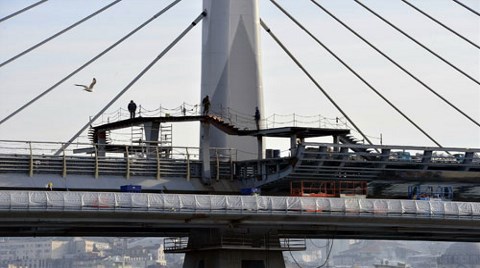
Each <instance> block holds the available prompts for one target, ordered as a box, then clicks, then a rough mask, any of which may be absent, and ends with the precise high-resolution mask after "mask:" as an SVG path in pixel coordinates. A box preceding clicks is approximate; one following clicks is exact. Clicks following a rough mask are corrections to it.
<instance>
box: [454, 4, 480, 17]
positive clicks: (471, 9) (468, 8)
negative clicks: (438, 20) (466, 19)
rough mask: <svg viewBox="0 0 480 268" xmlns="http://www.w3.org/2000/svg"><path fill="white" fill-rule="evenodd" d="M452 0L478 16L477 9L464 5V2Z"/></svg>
mask: <svg viewBox="0 0 480 268" xmlns="http://www.w3.org/2000/svg"><path fill="white" fill-rule="evenodd" d="M453 2H455V3H457V4H459V5H460V6H462V7H464V8H466V9H467V10H468V11H470V12H472V13H473V14H475V15H477V16H480V13H478V12H477V11H475V10H473V8H471V7H469V6H467V5H465V4H464V3H462V2H460V1H458V0H453Z"/></svg>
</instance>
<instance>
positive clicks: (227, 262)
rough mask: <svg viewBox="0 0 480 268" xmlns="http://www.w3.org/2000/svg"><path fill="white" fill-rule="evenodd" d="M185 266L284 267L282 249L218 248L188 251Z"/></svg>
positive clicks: (197, 267)
mask: <svg viewBox="0 0 480 268" xmlns="http://www.w3.org/2000/svg"><path fill="white" fill-rule="evenodd" d="M183 267H185V268H187V267H188V268H207V267H208V268H225V267H229V268H273V267H275V268H277V267H279V268H284V267H285V262H284V260H283V254H282V252H281V251H268V250H253V249H250V250H248V249H228V250H227V249H216V250H202V251H195V252H188V253H186V254H185V260H184V263H183Z"/></svg>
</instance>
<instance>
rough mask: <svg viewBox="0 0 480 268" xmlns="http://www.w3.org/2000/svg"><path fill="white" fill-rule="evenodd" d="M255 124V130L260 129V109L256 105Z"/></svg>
mask: <svg viewBox="0 0 480 268" xmlns="http://www.w3.org/2000/svg"><path fill="white" fill-rule="evenodd" d="M254 117H255V124H256V125H257V130H260V111H259V110H258V106H257V107H255V116H254Z"/></svg>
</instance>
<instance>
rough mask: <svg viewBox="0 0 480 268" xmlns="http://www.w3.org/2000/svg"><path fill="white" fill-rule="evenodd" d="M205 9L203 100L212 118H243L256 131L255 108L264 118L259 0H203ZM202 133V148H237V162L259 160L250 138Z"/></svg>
mask: <svg viewBox="0 0 480 268" xmlns="http://www.w3.org/2000/svg"><path fill="white" fill-rule="evenodd" d="M203 6H204V9H205V10H206V11H207V17H206V18H205V19H204V20H203V33H202V39H203V40H202V78H201V83H202V84H201V98H203V97H205V96H206V95H208V96H209V98H210V103H211V108H210V111H211V112H212V113H215V114H219V115H221V116H222V117H224V118H226V119H228V118H229V117H230V118H231V117H234V116H235V115H236V116H242V120H240V121H242V122H244V123H245V121H248V120H251V123H250V124H248V126H251V127H254V126H255V123H254V114H255V107H257V106H258V108H259V110H260V114H261V115H263V114H264V113H263V111H264V109H263V91H262V79H261V75H260V66H261V64H260V49H259V42H260V41H259V26H260V20H259V11H258V0H242V1H238V0H204V1H203ZM232 121H233V122H235V121H236V120H235V118H232ZM239 127H241V128H242V129H243V128H244V127H245V125H241V126H239ZM201 132H202V133H201V141H200V144H204V142H202V139H208V140H209V142H210V146H211V147H221V148H240V151H241V152H240V151H239V154H238V155H237V158H238V159H239V160H242V159H252V158H255V155H257V150H258V148H257V140H256V139H255V138H254V137H238V136H228V135H227V134H225V133H223V132H221V131H219V130H217V129H211V130H209V131H208V130H206V129H205V127H202V130H201ZM201 147H203V146H202V145H201ZM242 152H248V154H245V153H242Z"/></svg>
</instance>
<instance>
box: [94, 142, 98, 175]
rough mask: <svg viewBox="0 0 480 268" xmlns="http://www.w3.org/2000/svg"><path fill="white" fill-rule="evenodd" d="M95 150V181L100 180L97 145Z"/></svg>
mask: <svg viewBox="0 0 480 268" xmlns="http://www.w3.org/2000/svg"><path fill="white" fill-rule="evenodd" d="M94 148H95V179H98V148H97V144H95V146H94Z"/></svg>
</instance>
